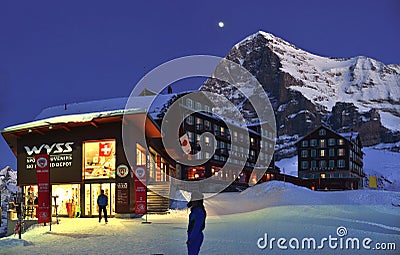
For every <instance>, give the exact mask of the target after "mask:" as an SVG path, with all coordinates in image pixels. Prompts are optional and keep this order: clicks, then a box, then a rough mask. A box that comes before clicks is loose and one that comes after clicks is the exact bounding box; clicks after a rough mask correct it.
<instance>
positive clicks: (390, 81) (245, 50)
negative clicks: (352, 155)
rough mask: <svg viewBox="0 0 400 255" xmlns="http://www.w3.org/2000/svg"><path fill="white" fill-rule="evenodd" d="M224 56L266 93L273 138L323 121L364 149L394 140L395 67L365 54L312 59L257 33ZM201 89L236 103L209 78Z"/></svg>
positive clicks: (398, 130) (399, 89)
mask: <svg viewBox="0 0 400 255" xmlns="http://www.w3.org/2000/svg"><path fill="white" fill-rule="evenodd" d="M226 58H227V59H229V60H231V61H234V62H235V63H238V64H240V65H242V66H243V67H244V68H246V69H247V70H248V71H249V72H250V73H251V74H253V75H254V76H255V77H256V78H257V80H258V81H259V82H260V84H261V85H262V86H263V88H264V90H265V91H266V92H267V93H268V96H269V97H270V101H271V104H272V106H273V108H274V110H275V113H276V122H277V127H279V136H283V135H289V136H294V135H300V136H301V135H305V134H307V133H308V132H310V131H312V130H314V129H315V128H316V127H317V126H318V125H320V124H321V123H325V124H326V123H328V124H329V125H331V127H332V128H333V129H334V130H341V131H343V130H344V131H346V130H355V131H358V132H360V134H361V137H362V141H363V144H364V145H374V144H377V143H381V142H397V141H398V140H399V139H400V65H398V64H391V65H386V64H384V63H382V62H380V61H378V60H376V59H373V58H371V57H367V56H356V57H351V58H330V57H323V56H318V55H316V54H314V53H310V52H307V51H305V50H303V49H300V48H298V47H297V46H295V45H294V44H292V43H290V42H288V41H286V40H283V39H281V38H279V37H277V36H275V35H273V34H271V33H267V32H263V31H258V32H257V33H254V34H252V35H250V36H248V37H246V38H245V39H243V40H242V41H240V42H239V43H237V44H236V45H235V46H234V47H233V48H232V49H231V50H230V51H229V53H228V55H227V56H226ZM247 89H251V88H247ZM201 90H205V91H211V92H215V93H218V94H224V95H225V96H226V97H227V98H229V99H230V100H231V101H232V102H235V101H236V102H239V101H240V100H238V98H240V96H238V95H236V94H235V93H232V88H231V87H229V85H228V84H224V83H221V82H218V81H216V80H212V79H209V80H208V81H206V83H205V84H203V85H202V87H201ZM242 101H243V100H242ZM240 102H241V101H240ZM239 106H240V107H242V108H241V109H242V110H243V109H244V110H243V112H242V114H243V116H245V118H247V119H246V120H249V121H250V122H252V121H255V122H257V119H256V117H254V114H253V113H252V112H251V111H249V110H246V109H251V107H250V106H249V103H245V104H243V103H241V104H240V105H239ZM239 110H240V109H239ZM371 132H372V133H373V135H371Z"/></svg>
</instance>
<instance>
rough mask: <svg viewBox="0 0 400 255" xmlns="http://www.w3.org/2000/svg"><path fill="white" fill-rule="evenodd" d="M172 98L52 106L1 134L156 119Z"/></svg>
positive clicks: (124, 99)
mask: <svg viewBox="0 0 400 255" xmlns="http://www.w3.org/2000/svg"><path fill="white" fill-rule="evenodd" d="M174 95H175V94H165V95H151V96H137V97H131V98H128V97H122V98H112V99H104V100H95V101H87V102H81V103H72V104H64V105H58V106H52V107H49V108H46V109H44V110H42V111H41V112H40V113H39V114H38V115H37V116H36V117H35V119H34V120H33V121H31V122H27V123H22V124H17V125H13V126H10V127H6V128H4V130H2V132H3V133H4V132H13V131H19V130H24V129H32V128H37V127H41V126H50V125H55V124H68V123H83V122H91V121H92V120H94V119H98V118H109V117H114V116H123V115H124V114H139V113H147V114H149V115H150V116H151V117H152V118H157V115H158V114H159V113H160V112H161V110H162V108H163V106H164V105H165V104H166V103H167V102H168V101H169V100H170V99H171V98H172V97H173V96H174ZM127 103H128V105H127Z"/></svg>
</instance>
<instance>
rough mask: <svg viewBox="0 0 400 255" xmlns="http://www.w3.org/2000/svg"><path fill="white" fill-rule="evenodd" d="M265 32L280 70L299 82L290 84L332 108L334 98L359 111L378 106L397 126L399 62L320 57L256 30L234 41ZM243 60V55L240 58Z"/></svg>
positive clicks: (392, 126)
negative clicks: (349, 104) (300, 82)
mask: <svg viewBox="0 0 400 255" xmlns="http://www.w3.org/2000/svg"><path fill="white" fill-rule="evenodd" d="M258 35H262V36H264V37H265V38H266V39H267V41H268V43H267V45H266V46H267V47H269V48H270V49H271V50H272V51H273V52H274V53H275V54H276V55H278V56H279V58H280V60H281V64H282V67H281V70H282V71H283V72H287V73H289V74H290V75H292V76H293V77H295V78H296V79H298V80H299V81H302V83H303V84H302V85H301V86H299V85H295V84H294V85H291V86H290V88H291V89H293V90H297V91H299V92H301V93H302V94H303V95H304V96H305V97H306V98H307V99H309V100H310V101H312V102H314V103H315V104H318V105H320V106H322V107H324V108H325V110H327V111H331V110H332V107H333V106H334V105H335V103H336V102H350V103H354V105H355V106H356V107H358V109H359V111H360V112H366V111H369V110H370V109H371V108H375V109H378V110H380V113H382V114H381V118H382V122H383V124H384V125H385V127H387V128H388V129H391V130H400V65H396V64H391V65H385V64H384V63H382V62H379V61H377V60H374V59H372V58H368V57H364V56H358V57H353V58H349V59H339V58H327V57H321V56H317V55H314V54H311V53H309V52H306V51H304V50H302V49H299V48H298V47H296V46H295V45H293V44H291V43H289V42H286V41H285V40H283V39H281V38H278V37H276V36H274V35H272V34H270V33H266V32H262V31H259V32H258V33H256V34H254V35H251V36H249V37H247V38H246V39H244V40H242V41H241V42H239V43H238V44H236V45H235V47H236V48H238V47H239V46H240V45H243V44H246V43H250V42H252V41H253V40H254V38H255V37H257V36H258ZM239 61H240V63H241V64H243V61H244V60H243V59H242V60H239Z"/></svg>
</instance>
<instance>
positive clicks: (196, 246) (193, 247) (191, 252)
mask: <svg viewBox="0 0 400 255" xmlns="http://www.w3.org/2000/svg"><path fill="white" fill-rule="evenodd" d="M203 239H204V235H203V233H201V234H200V238H199V239H198V240H194V241H193V242H192V243H190V244H189V245H188V255H198V254H199V252H200V247H201V244H202V243H203Z"/></svg>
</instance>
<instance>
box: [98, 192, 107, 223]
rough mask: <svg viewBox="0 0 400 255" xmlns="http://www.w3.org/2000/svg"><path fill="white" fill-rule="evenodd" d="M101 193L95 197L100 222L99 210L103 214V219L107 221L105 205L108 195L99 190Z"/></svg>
mask: <svg viewBox="0 0 400 255" xmlns="http://www.w3.org/2000/svg"><path fill="white" fill-rule="evenodd" d="M100 193H101V194H100V195H99V196H98V197H97V205H98V206H99V222H101V211H103V214H104V220H105V222H106V223H107V222H108V220H107V205H108V197H107V196H106V195H105V194H104V190H101V192H100Z"/></svg>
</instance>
